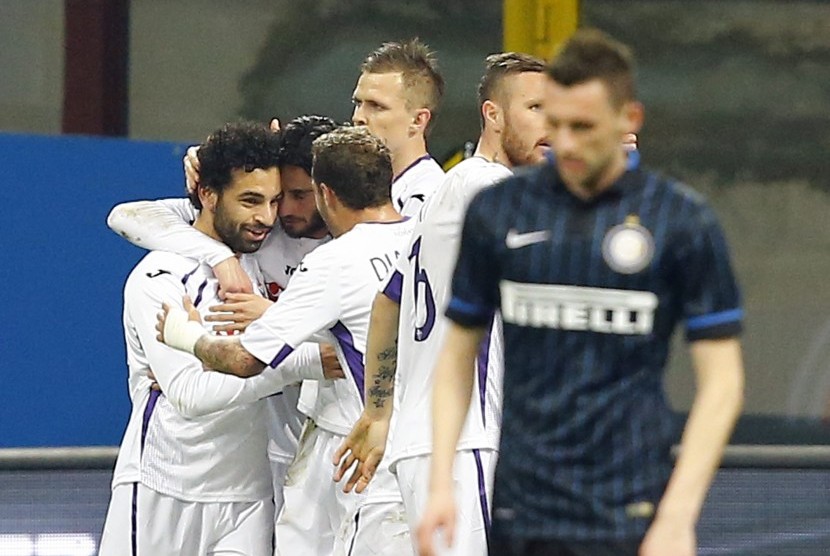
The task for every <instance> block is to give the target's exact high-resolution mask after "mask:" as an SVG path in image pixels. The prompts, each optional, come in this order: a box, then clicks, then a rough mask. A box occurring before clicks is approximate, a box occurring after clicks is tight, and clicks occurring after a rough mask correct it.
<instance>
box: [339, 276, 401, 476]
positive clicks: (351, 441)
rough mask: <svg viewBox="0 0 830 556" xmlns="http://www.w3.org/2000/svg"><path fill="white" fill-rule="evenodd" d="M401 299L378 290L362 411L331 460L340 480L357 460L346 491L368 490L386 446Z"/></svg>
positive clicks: (372, 319) (373, 307)
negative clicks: (356, 465)
mask: <svg viewBox="0 0 830 556" xmlns="http://www.w3.org/2000/svg"><path fill="white" fill-rule="evenodd" d="M397 276H400V274H399V273H397ZM398 291H399V290H398ZM398 300H400V295H398V296H397V297H396V298H394V299H393V298H390V297H389V296H388V295H387V294H386V293H384V292H379V293H378V294H377V295H376V296H375V301H374V302H373V303H372V314H371V317H370V320H369V336H368V338H367V341H366V367H365V369H364V373H365V386H364V388H365V393H364V395H365V400H366V401H365V404H364V406H363V413H362V414H361V416H360V418H359V419H358V420H357V422H356V423H355V425H354V426H353V427H352V430H351V432H350V433H349V435H348V436H347V437H346V439H345V440H344V441H343V443H342V444H341V445H340V447H339V448H338V449H337V451H335V453H334V457H333V458H332V463H333V464H334V465H335V466H338V468H337V470H336V471H335V473H334V480H335V481H340V480H341V479H342V478H343V477H344V476H345V474H346V473H347V472H348V470H349V469H351V468H352V466H353V465H354V464H355V462H357V463H358V467H357V468H356V469H355V470H354V472H353V473H352V475H351V477H350V478H349V480H347V481H346V484H345V485H344V486H343V491H344V492H350V491H351V490H352V489H353V488H354V489H355V490H356V491H357V492H363V490H365V488H366V487H367V486H368V484H369V481H371V479H372V477H373V476H374V474H375V471H376V470H377V466H378V464H380V460H381V459H382V458H383V453H384V451H385V449H386V439H387V437H388V435H389V424H390V421H391V419H392V405H393V403H392V402H393V398H394V393H395V375H396V373H397V368H398V362H397V360H398V318H399V317H400V305H399V301H398Z"/></svg>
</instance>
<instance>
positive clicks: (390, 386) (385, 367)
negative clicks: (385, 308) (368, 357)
mask: <svg viewBox="0 0 830 556" xmlns="http://www.w3.org/2000/svg"><path fill="white" fill-rule="evenodd" d="M377 361H378V373H377V376H376V377H375V380H374V382H373V383H372V386H371V387H370V388H369V401H370V402H371V403H372V404H373V405H374V406H375V407H376V408H378V409H380V408H382V407H384V406H385V405H386V402H387V401H388V400H389V398H391V397H392V394H393V393H394V386H395V373H396V372H397V370H398V341H397V339H396V340H395V343H394V345H392V346H390V347H388V348H386V349H384V350H382V351H381V352H380V353H378V356H377Z"/></svg>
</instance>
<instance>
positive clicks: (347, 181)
mask: <svg viewBox="0 0 830 556" xmlns="http://www.w3.org/2000/svg"><path fill="white" fill-rule="evenodd" d="M311 150H312V154H313V155H314V166H313V168H312V173H311V176H312V178H313V179H314V182H315V183H316V184H318V185H320V184H325V185H326V186H327V187H328V188H330V189H331V190H332V191H334V193H335V194H336V195H337V198H338V199H340V202H342V203H343V204H344V205H345V206H347V207H349V208H350V209H352V210H361V209H365V208H374V207H380V206H383V205H385V204H386V203H389V202H390V196H389V194H390V190H391V188H392V159H391V158H390V155H389V149H388V148H387V147H386V145H384V144H383V143H382V142H381V140H380V139H378V138H377V137H375V136H374V135H372V134H371V133H369V131H368V130H367V129H366V128H365V127H347V126H343V127H339V128H337V129H335V130H334V131H332V132H331V133H327V134H325V135H323V136H322V137H319V138H318V139H316V140H315V141H314V144H313V145H312V148H311Z"/></svg>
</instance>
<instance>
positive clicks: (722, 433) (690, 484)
mask: <svg viewBox="0 0 830 556" xmlns="http://www.w3.org/2000/svg"><path fill="white" fill-rule="evenodd" d="M690 349H691V355H692V363H693V365H694V369H695V375H696V380H697V392H696V395H695V399H694V402H693V404H692V408H691V411H690V413H689V419H688V421H687V422H686V427H685V429H684V431H683V437H682V440H681V442H680V454H679V457H678V458H677V463H676V465H675V468H674V472H673V473H672V475H671V479H670V480H669V484H668V487H667V488H666V492H665V494H664V495H663V499H662V500H661V501H660V504H659V506H658V508H657V514H656V516H655V519H654V523H653V524H652V526H651V528H650V529H649V532H648V535H647V536H646V538H645V540H644V542H643V546H642V548H641V550H640V554H641V556H657V555H663V554H676V555H678V556H687V555H688V556H693V555H694V554H695V545H696V541H695V539H694V530H695V524H696V523H697V520H698V517H699V515H700V510H701V507H702V506H703V502H704V500H705V498H706V493H707V491H708V490H709V486H710V484H711V483H712V479H713V477H714V475H715V472H716V471H717V469H718V466H719V464H720V460H721V457H722V455H723V450H724V447H725V446H726V444H727V442H728V441H729V436H730V435H731V433H732V429H733V427H734V426H735V421H736V420H737V418H738V416H739V415H740V412H741V407H742V405H743V391H744V369H743V362H742V360H741V346H740V342H739V341H738V339H737V338H725V339H713V340H700V341H697V342H694V343H692V344H691V347H690Z"/></svg>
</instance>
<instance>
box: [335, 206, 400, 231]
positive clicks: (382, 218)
mask: <svg viewBox="0 0 830 556" xmlns="http://www.w3.org/2000/svg"><path fill="white" fill-rule="evenodd" d="M402 219H403V217H402V216H401V215H400V213H399V212H398V211H396V210H395V207H393V206H392V203H391V202H389V203H386V204H385V205H381V206H379V207H369V208H364V209H359V210H349V211H347V212H344V213H343V214H341V215H339V216H338V217H337V221H336V222H331V225H330V226H329V230H330V231H331V235H332V236H334V237H340V236H342V235H343V234H345V233H346V232H348V231H350V230H351V229H352V228H354V227H355V226H357V225H358V224H364V223H367V222H400V221H401V220H402Z"/></svg>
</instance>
